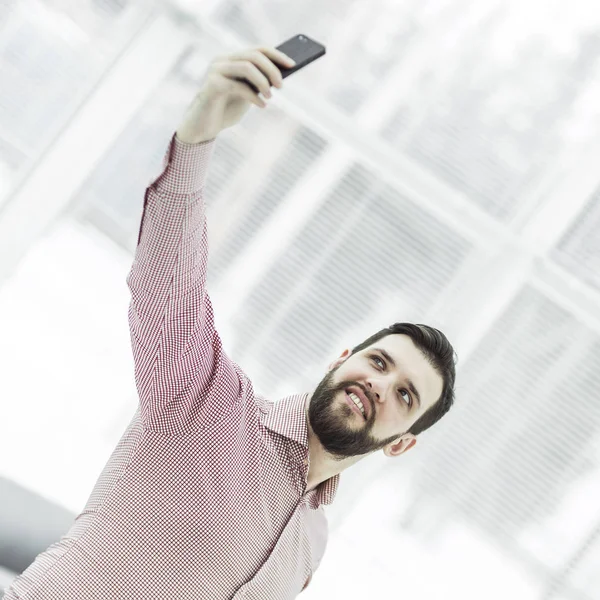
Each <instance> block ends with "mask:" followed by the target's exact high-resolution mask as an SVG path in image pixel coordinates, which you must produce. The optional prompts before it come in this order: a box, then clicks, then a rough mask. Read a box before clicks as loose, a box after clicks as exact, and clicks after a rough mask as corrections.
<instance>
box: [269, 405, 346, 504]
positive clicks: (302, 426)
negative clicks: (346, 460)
mask: <svg viewBox="0 0 600 600" xmlns="http://www.w3.org/2000/svg"><path fill="white" fill-rule="evenodd" d="M308 396H309V394H292V395H291V396H285V397H283V398H281V399H280V400H278V401H277V402H267V404H266V406H265V408H266V414H265V415H264V416H263V417H262V423H263V425H264V426H265V427H267V428H268V429H270V430H271V431H274V432H275V433H278V434H280V435H283V436H285V437H286V438H288V439H290V440H293V441H295V442H297V443H298V444H299V445H300V447H301V448H300V453H299V454H298V455H297V459H298V462H299V463H300V465H301V466H302V467H304V469H306V472H308V466H307V465H308V462H306V464H305V461H308V424H307V422H306V401H307V400H308ZM339 481H340V474H339V473H338V474H337V475H334V476H333V477H330V478H329V479H326V480H325V481H323V482H321V483H320V484H319V485H318V486H317V487H316V488H315V489H314V490H313V491H314V492H315V493H317V494H318V503H319V504H331V503H332V502H333V499H334V498H335V494H336V492H337V488H338V485H339Z"/></svg>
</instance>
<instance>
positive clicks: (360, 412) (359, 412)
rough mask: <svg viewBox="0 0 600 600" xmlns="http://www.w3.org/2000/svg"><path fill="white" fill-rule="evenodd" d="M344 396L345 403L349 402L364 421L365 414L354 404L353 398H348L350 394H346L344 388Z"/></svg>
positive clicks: (365, 418)
mask: <svg viewBox="0 0 600 600" xmlns="http://www.w3.org/2000/svg"><path fill="white" fill-rule="evenodd" d="M344 396H345V400H346V403H347V404H349V405H350V407H351V408H352V409H354V411H355V412H357V413H358V414H359V415H360V416H361V417H362V418H363V420H364V421H366V420H367V415H366V414H363V413H362V411H361V410H360V408H359V407H358V406H357V405H356V403H355V402H354V400H352V398H350V396H349V395H348V392H347V391H346V390H344Z"/></svg>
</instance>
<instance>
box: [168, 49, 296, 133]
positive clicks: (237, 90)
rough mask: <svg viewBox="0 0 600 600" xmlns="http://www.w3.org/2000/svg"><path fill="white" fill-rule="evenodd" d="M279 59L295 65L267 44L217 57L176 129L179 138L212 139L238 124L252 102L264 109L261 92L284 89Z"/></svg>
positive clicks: (281, 62)
mask: <svg viewBox="0 0 600 600" xmlns="http://www.w3.org/2000/svg"><path fill="white" fill-rule="evenodd" d="M276 62H277V63H280V64H281V65H283V66H284V67H287V68H290V67H292V66H294V64H295V63H294V62H293V61H292V59H291V58H290V57H289V56H287V54H284V53H283V52H280V51H279V50H277V49H275V48H264V47H261V48H256V49H249V50H242V51H240V52H234V53H233V54H229V55H227V56H222V57H217V58H215V59H214V60H213V61H212V62H211V63H210V66H209V68H208V71H207V74H206V78H205V80H204V83H203V85H202V87H201V89H200V91H199V92H198V94H197V95H196V96H195V98H194V99H193V101H192V103H191V105H190V106H189V108H188V109H187V112H186V114H185V117H184V119H183V122H182V123H181V125H180V126H179V127H178V128H177V132H176V135H177V138H178V139H179V140H181V141H182V142H186V143H188V144H198V143H200V142H202V141H207V140H211V139H213V138H215V137H216V136H217V135H218V134H219V133H220V132H221V131H223V129H227V128H228V127H231V126H232V125H235V124H236V123H238V122H239V121H240V119H241V118H242V117H243V116H244V114H245V113H246V111H247V110H248V108H250V104H256V105H257V106H259V107H261V108H264V107H265V106H267V104H266V102H265V101H264V100H262V99H261V98H260V97H259V95H258V94H259V93H260V92H262V94H263V96H265V97H266V98H270V97H271V91H270V89H269V88H270V87H271V85H274V86H275V87H278V88H281V86H282V78H281V71H280V70H279V68H278V67H277V65H276V64H275V63H276ZM240 79H246V80H248V81H249V82H250V83H252V84H253V85H254V86H255V87H256V88H257V89H258V90H259V92H258V93H255V92H254V91H252V89H250V87H249V86H248V84H247V83H244V82H242V81H240Z"/></svg>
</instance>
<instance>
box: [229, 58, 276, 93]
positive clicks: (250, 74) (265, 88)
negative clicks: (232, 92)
mask: <svg viewBox="0 0 600 600" xmlns="http://www.w3.org/2000/svg"><path fill="white" fill-rule="evenodd" d="M230 64H231V70H232V72H233V73H234V74H235V76H236V77H239V78H242V79H247V80H248V81H249V82H250V83H251V84H252V85H254V87H255V88H256V91H257V93H258V92H262V94H263V96H265V98H269V97H271V89H270V88H271V84H270V83H269V80H268V79H267V77H266V76H265V75H264V73H263V72H262V71H261V70H260V69H259V68H258V67H257V66H256V65H255V64H254V63H252V62H250V61H248V60H238V61H233V62H232V63H230Z"/></svg>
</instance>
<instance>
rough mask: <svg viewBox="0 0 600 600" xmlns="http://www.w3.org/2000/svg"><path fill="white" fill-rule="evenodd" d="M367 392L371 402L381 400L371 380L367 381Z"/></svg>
mask: <svg viewBox="0 0 600 600" xmlns="http://www.w3.org/2000/svg"><path fill="white" fill-rule="evenodd" d="M365 393H366V394H367V398H368V399H369V400H370V401H371V402H375V401H377V402H379V394H378V393H377V392H374V391H373V384H372V383H371V382H370V381H367V389H366V390H365Z"/></svg>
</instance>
